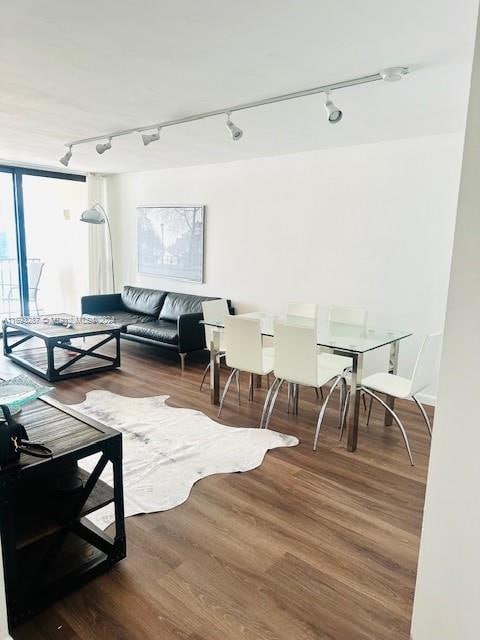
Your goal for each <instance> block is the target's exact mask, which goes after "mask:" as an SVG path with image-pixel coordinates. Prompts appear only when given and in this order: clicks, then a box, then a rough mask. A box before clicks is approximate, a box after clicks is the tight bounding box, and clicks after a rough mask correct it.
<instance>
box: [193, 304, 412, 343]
mask: <svg viewBox="0 0 480 640" xmlns="http://www.w3.org/2000/svg"><path fill="white" fill-rule="evenodd" d="M239 315H240V316H241V317H242V318H251V319H252V320H260V329H261V332H262V335H264V336H273V335H274V324H275V322H285V323H286V324H289V325H291V326H296V327H313V326H315V324H316V331H317V344H318V345H319V346H321V347H327V348H330V349H334V350H338V351H346V352H351V353H365V352H367V351H372V350H373V349H378V348H380V347H383V346H385V345H388V344H391V343H392V342H397V340H402V339H403V338H408V337H409V336H411V335H412V333H411V332H410V331H401V330H398V329H380V328H376V327H369V326H366V327H364V326H359V325H351V324H344V323H343V322H328V321H326V320H318V321H317V322H315V321H314V320H311V319H309V318H302V317H299V316H279V315H274V314H271V313H263V312H260V311H253V312H251V313H242V314H239ZM237 317H238V316H237ZM202 324H206V325H208V326H210V327H217V328H218V329H222V328H223V327H224V319H223V318H218V320H217V321H215V322H206V321H202Z"/></svg>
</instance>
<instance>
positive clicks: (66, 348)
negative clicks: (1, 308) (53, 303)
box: [2, 314, 120, 382]
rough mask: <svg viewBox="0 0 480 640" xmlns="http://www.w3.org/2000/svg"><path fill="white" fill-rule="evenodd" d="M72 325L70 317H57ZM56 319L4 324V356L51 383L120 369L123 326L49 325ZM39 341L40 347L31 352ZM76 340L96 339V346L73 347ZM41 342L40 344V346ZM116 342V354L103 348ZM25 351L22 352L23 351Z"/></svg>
mask: <svg viewBox="0 0 480 640" xmlns="http://www.w3.org/2000/svg"><path fill="white" fill-rule="evenodd" d="M55 317H56V318H62V319H65V320H66V321H68V320H69V319H71V318H73V316H69V315H68V314H60V315H57V316H55ZM52 318H53V316H38V317H37V316H32V317H31V318H28V319H20V320H19V321H18V322H17V321H13V320H4V321H3V323H2V324H3V353H4V354H5V355H6V356H7V357H9V358H10V359H11V360H13V361H14V362H16V363H17V364H19V365H20V366H21V367H24V368H25V369H28V370H29V371H32V372H33V373H35V374H36V375H37V376H40V377H42V378H44V379H45V380H48V381H49V382H58V381H59V380H62V379H63V378H71V377H73V376H78V375H83V374H86V373H97V372H99V371H107V370H110V369H116V368H117V367H119V366H120V326H119V325H118V324H100V323H93V322H81V323H80V322H79V323H76V324H74V325H73V327H70V328H69V327H62V326H57V325H54V324H49V323H50V322H51V320H52ZM34 338H36V339H37V340H36V342H37V343H39V344H40V346H37V347H34V346H33V345H32V347H30V348H29V344H31V343H30V341H31V340H32V339H34ZM75 338H89V339H94V342H93V344H88V345H87V346H82V344H83V343H82V342H80V344H76V345H74V344H72V342H71V341H72V340H73V339H75ZM39 341H40V342H39ZM111 341H114V342H115V345H116V349H115V354H114V355H110V354H109V353H105V352H104V351H103V350H102V347H103V346H105V345H106V344H108V343H109V342H111ZM20 347H21V348H20Z"/></svg>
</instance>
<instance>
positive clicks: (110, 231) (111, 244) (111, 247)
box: [91, 202, 115, 293]
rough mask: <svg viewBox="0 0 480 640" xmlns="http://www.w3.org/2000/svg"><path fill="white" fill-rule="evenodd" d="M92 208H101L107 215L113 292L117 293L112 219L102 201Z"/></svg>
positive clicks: (105, 215)
mask: <svg viewBox="0 0 480 640" xmlns="http://www.w3.org/2000/svg"><path fill="white" fill-rule="evenodd" d="M91 208H92V209H95V208H98V209H100V211H101V212H102V213H103V215H104V217H105V222H106V224H107V228H108V236H109V238H110V258H111V261H112V285H113V293H115V268H114V265H113V242H112V230H111V228H110V220H109V218H108V215H107V212H106V210H105V207H104V206H103V205H102V204H100V202H96V203H95V204H94V205H93V207H91Z"/></svg>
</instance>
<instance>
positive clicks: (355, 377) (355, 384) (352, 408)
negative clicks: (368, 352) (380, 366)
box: [347, 353, 363, 451]
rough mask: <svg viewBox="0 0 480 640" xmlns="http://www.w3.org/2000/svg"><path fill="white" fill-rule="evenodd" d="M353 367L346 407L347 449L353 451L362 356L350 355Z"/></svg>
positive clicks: (355, 444)
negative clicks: (348, 400)
mask: <svg viewBox="0 0 480 640" xmlns="http://www.w3.org/2000/svg"><path fill="white" fill-rule="evenodd" d="M352 360H353V366H352V373H351V380H350V402H349V407H348V428H347V449H348V451H355V449H356V448H357V440H358V420H359V415H360V386H361V383H362V367H363V354H362V353H353V354H352Z"/></svg>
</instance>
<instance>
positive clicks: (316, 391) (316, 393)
mask: <svg viewBox="0 0 480 640" xmlns="http://www.w3.org/2000/svg"><path fill="white" fill-rule="evenodd" d="M315 395H316V396H317V400H318V398H319V393H318V388H317V387H315Z"/></svg>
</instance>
